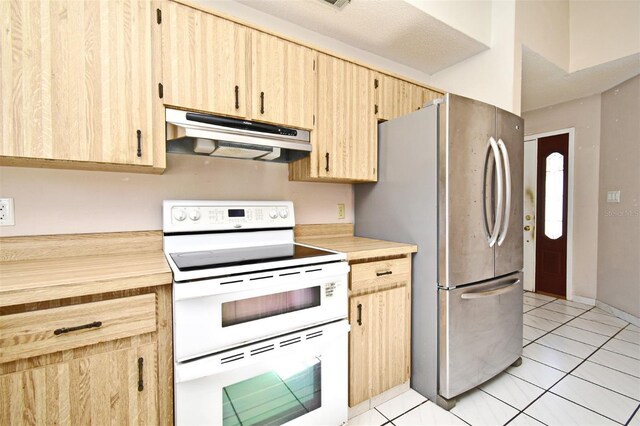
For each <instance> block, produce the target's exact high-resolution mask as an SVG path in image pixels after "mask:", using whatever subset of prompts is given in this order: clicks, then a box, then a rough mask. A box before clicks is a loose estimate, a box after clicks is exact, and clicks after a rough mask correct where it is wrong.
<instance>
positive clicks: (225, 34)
mask: <svg viewBox="0 0 640 426" xmlns="http://www.w3.org/2000/svg"><path fill="white" fill-rule="evenodd" d="M162 21H163V23H162V26H163V30H162V84H163V92H164V94H163V95H164V97H163V100H164V103H165V104H166V105H171V106H175V107H179V108H185V109H192V110H199V111H204V112H211V113H216V114H222V115H230V116H235V117H241V118H247V117H248V115H249V112H250V111H251V108H250V106H249V100H250V93H249V80H248V75H249V74H248V66H249V64H250V60H249V55H250V51H249V29H248V28H246V27H244V26H242V25H238V24H236V23H234V22H231V21H228V20H226V19H222V18H219V17H217V16H215V15H211V14H209V13H205V12H203V11H201V10H198V9H195V8H192V7H189V6H185V5H182V4H179V3H174V2H171V1H169V2H165V3H164V7H163V19H162Z"/></svg>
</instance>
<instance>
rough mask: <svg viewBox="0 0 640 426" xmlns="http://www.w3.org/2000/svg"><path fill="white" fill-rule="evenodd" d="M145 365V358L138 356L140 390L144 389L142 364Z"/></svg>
mask: <svg viewBox="0 0 640 426" xmlns="http://www.w3.org/2000/svg"><path fill="white" fill-rule="evenodd" d="M143 365H144V358H138V392H142V391H143V390H144V379H143V377H142V366H143Z"/></svg>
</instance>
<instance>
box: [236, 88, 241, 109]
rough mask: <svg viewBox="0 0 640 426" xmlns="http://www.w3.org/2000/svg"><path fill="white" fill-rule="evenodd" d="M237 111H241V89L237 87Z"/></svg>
mask: <svg viewBox="0 0 640 426" xmlns="http://www.w3.org/2000/svg"><path fill="white" fill-rule="evenodd" d="M236 109H240V88H239V87H238V86H236Z"/></svg>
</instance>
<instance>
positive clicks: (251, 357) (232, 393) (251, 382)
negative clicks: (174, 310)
mask: <svg viewBox="0 0 640 426" xmlns="http://www.w3.org/2000/svg"><path fill="white" fill-rule="evenodd" d="M348 331H349V324H348V322H347V321H346V320H341V321H337V322H333V323H330V324H325V325H323V326H319V327H312V328H309V329H306V330H303V331H299V332H296V333H291V334H287V335H285V336H281V337H279V338H276V339H270V340H266V341H261V342H258V343H255V344H253V345H248V346H245V347H242V348H236V349H231V350H229V351H226V352H222V353H219V354H216V355H212V356H209V357H204V358H200V359H197V360H193V361H189V362H186V363H177V364H176V366H175V401H176V406H175V420H176V424H177V425H224V426H231V425H234V426H235V425H245V426H248V425H266V424H269V425H280V424H283V423H288V424H290V425H302V424H307V425H308V424H316V425H340V424H343V423H345V422H346V421H347V377H348V372H347V347H348V343H347V342H348V340H347V333H348Z"/></svg>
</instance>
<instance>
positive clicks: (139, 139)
mask: <svg viewBox="0 0 640 426" xmlns="http://www.w3.org/2000/svg"><path fill="white" fill-rule="evenodd" d="M136 134H137V135H138V157H142V132H141V131H140V130H138V131H137V132H136Z"/></svg>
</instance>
